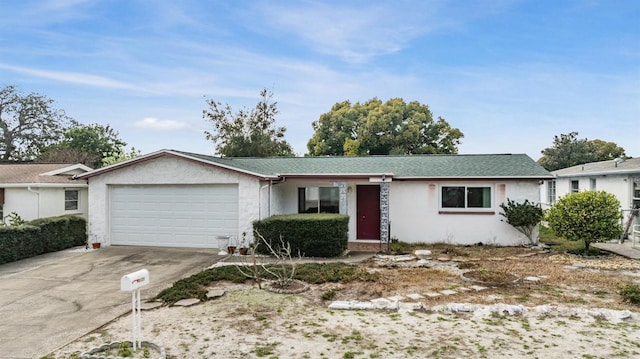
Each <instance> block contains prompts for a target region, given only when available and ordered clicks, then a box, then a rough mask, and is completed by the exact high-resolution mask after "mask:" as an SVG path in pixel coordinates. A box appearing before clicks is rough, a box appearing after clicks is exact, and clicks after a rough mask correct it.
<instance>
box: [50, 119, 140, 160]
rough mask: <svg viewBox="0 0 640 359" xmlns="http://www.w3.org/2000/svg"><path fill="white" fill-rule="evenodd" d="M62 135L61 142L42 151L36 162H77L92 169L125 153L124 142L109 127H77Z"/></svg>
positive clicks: (95, 125)
mask: <svg viewBox="0 0 640 359" xmlns="http://www.w3.org/2000/svg"><path fill="white" fill-rule="evenodd" d="M75 125H76V126H75V127H72V128H70V129H69V130H67V131H66V132H65V133H64V138H63V140H62V141H61V142H59V143H56V144H54V145H51V146H48V147H46V148H45V149H43V151H42V154H41V155H40V156H39V157H38V160H40V161H45V162H79V163H84V164H85V165H87V166H89V167H93V168H98V167H101V166H102V165H104V161H103V160H104V159H105V158H107V157H119V156H122V155H123V154H124V153H125V149H124V147H125V146H126V145H127V143H126V142H124V141H123V140H121V139H120V138H119V134H118V132H117V131H116V130H114V129H113V128H112V127H111V126H109V125H106V126H103V125H99V124H92V125H78V124H75Z"/></svg>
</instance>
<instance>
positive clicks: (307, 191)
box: [298, 187, 340, 213]
mask: <svg viewBox="0 0 640 359" xmlns="http://www.w3.org/2000/svg"><path fill="white" fill-rule="evenodd" d="M339 212H340V189H339V188H338V187H300V188H298V213H339Z"/></svg>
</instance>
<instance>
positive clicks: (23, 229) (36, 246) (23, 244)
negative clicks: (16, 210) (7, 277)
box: [0, 225, 44, 263]
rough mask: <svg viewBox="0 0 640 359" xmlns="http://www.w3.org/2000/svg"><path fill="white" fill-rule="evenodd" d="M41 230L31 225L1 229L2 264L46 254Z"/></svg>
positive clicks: (0, 248) (0, 251)
mask: <svg viewBox="0 0 640 359" xmlns="http://www.w3.org/2000/svg"><path fill="white" fill-rule="evenodd" d="M40 232H41V231H40V228H39V227H36V226H31V225H21V226H12V227H8V226H2V227H0V263H7V262H13V261H17V260H19V259H23V258H29V257H33V256H37V255H39V254H42V253H44V246H43V243H42V240H41V238H42V236H41V235H40Z"/></svg>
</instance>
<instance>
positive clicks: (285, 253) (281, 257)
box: [236, 232, 301, 289]
mask: <svg viewBox="0 0 640 359" xmlns="http://www.w3.org/2000/svg"><path fill="white" fill-rule="evenodd" d="M255 236H256V240H255V243H254V246H253V248H252V251H251V260H252V264H251V265H249V266H240V265H236V268H238V270H239V271H240V273H242V275H244V276H246V277H248V278H252V279H253V280H254V281H255V282H256V283H257V284H258V288H260V289H262V287H261V282H262V274H263V273H268V274H270V275H271V276H273V277H274V278H275V285H276V286H278V287H286V286H288V285H289V283H291V282H292V281H293V278H294V276H295V274H296V263H295V262H294V260H293V256H292V255H291V244H290V243H289V242H285V241H284V238H283V237H282V236H280V245H279V246H277V247H274V246H272V245H271V243H270V242H269V241H268V240H266V239H265V238H264V236H262V235H261V234H260V233H257V232H256V233H255ZM260 245H264V246H266V247H267V249H268V250H269V253H270V254H271V256H272V257H273V259H274V260H273V261H270V263H266V262H262V263H260V264H259V265H258V263H257V260H256V249H257V247H258V246H260ZM297 257H298V259H300V258H301V255H300V253H298V256H297Z"/></svg>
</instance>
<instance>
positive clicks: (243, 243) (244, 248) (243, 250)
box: [238, 232, 251, 256]
mask: <svg viewBox="0 0 640 359" xmlns="http://www.w3.org/2000/svg"><path fill="white" fill-rule="evenodd" d="M250 247H251V244H247V232H242V241H241V242H240V248H238V253H240V255H243V256H246V255H247V254H249V248H250Z"/></svg>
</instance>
